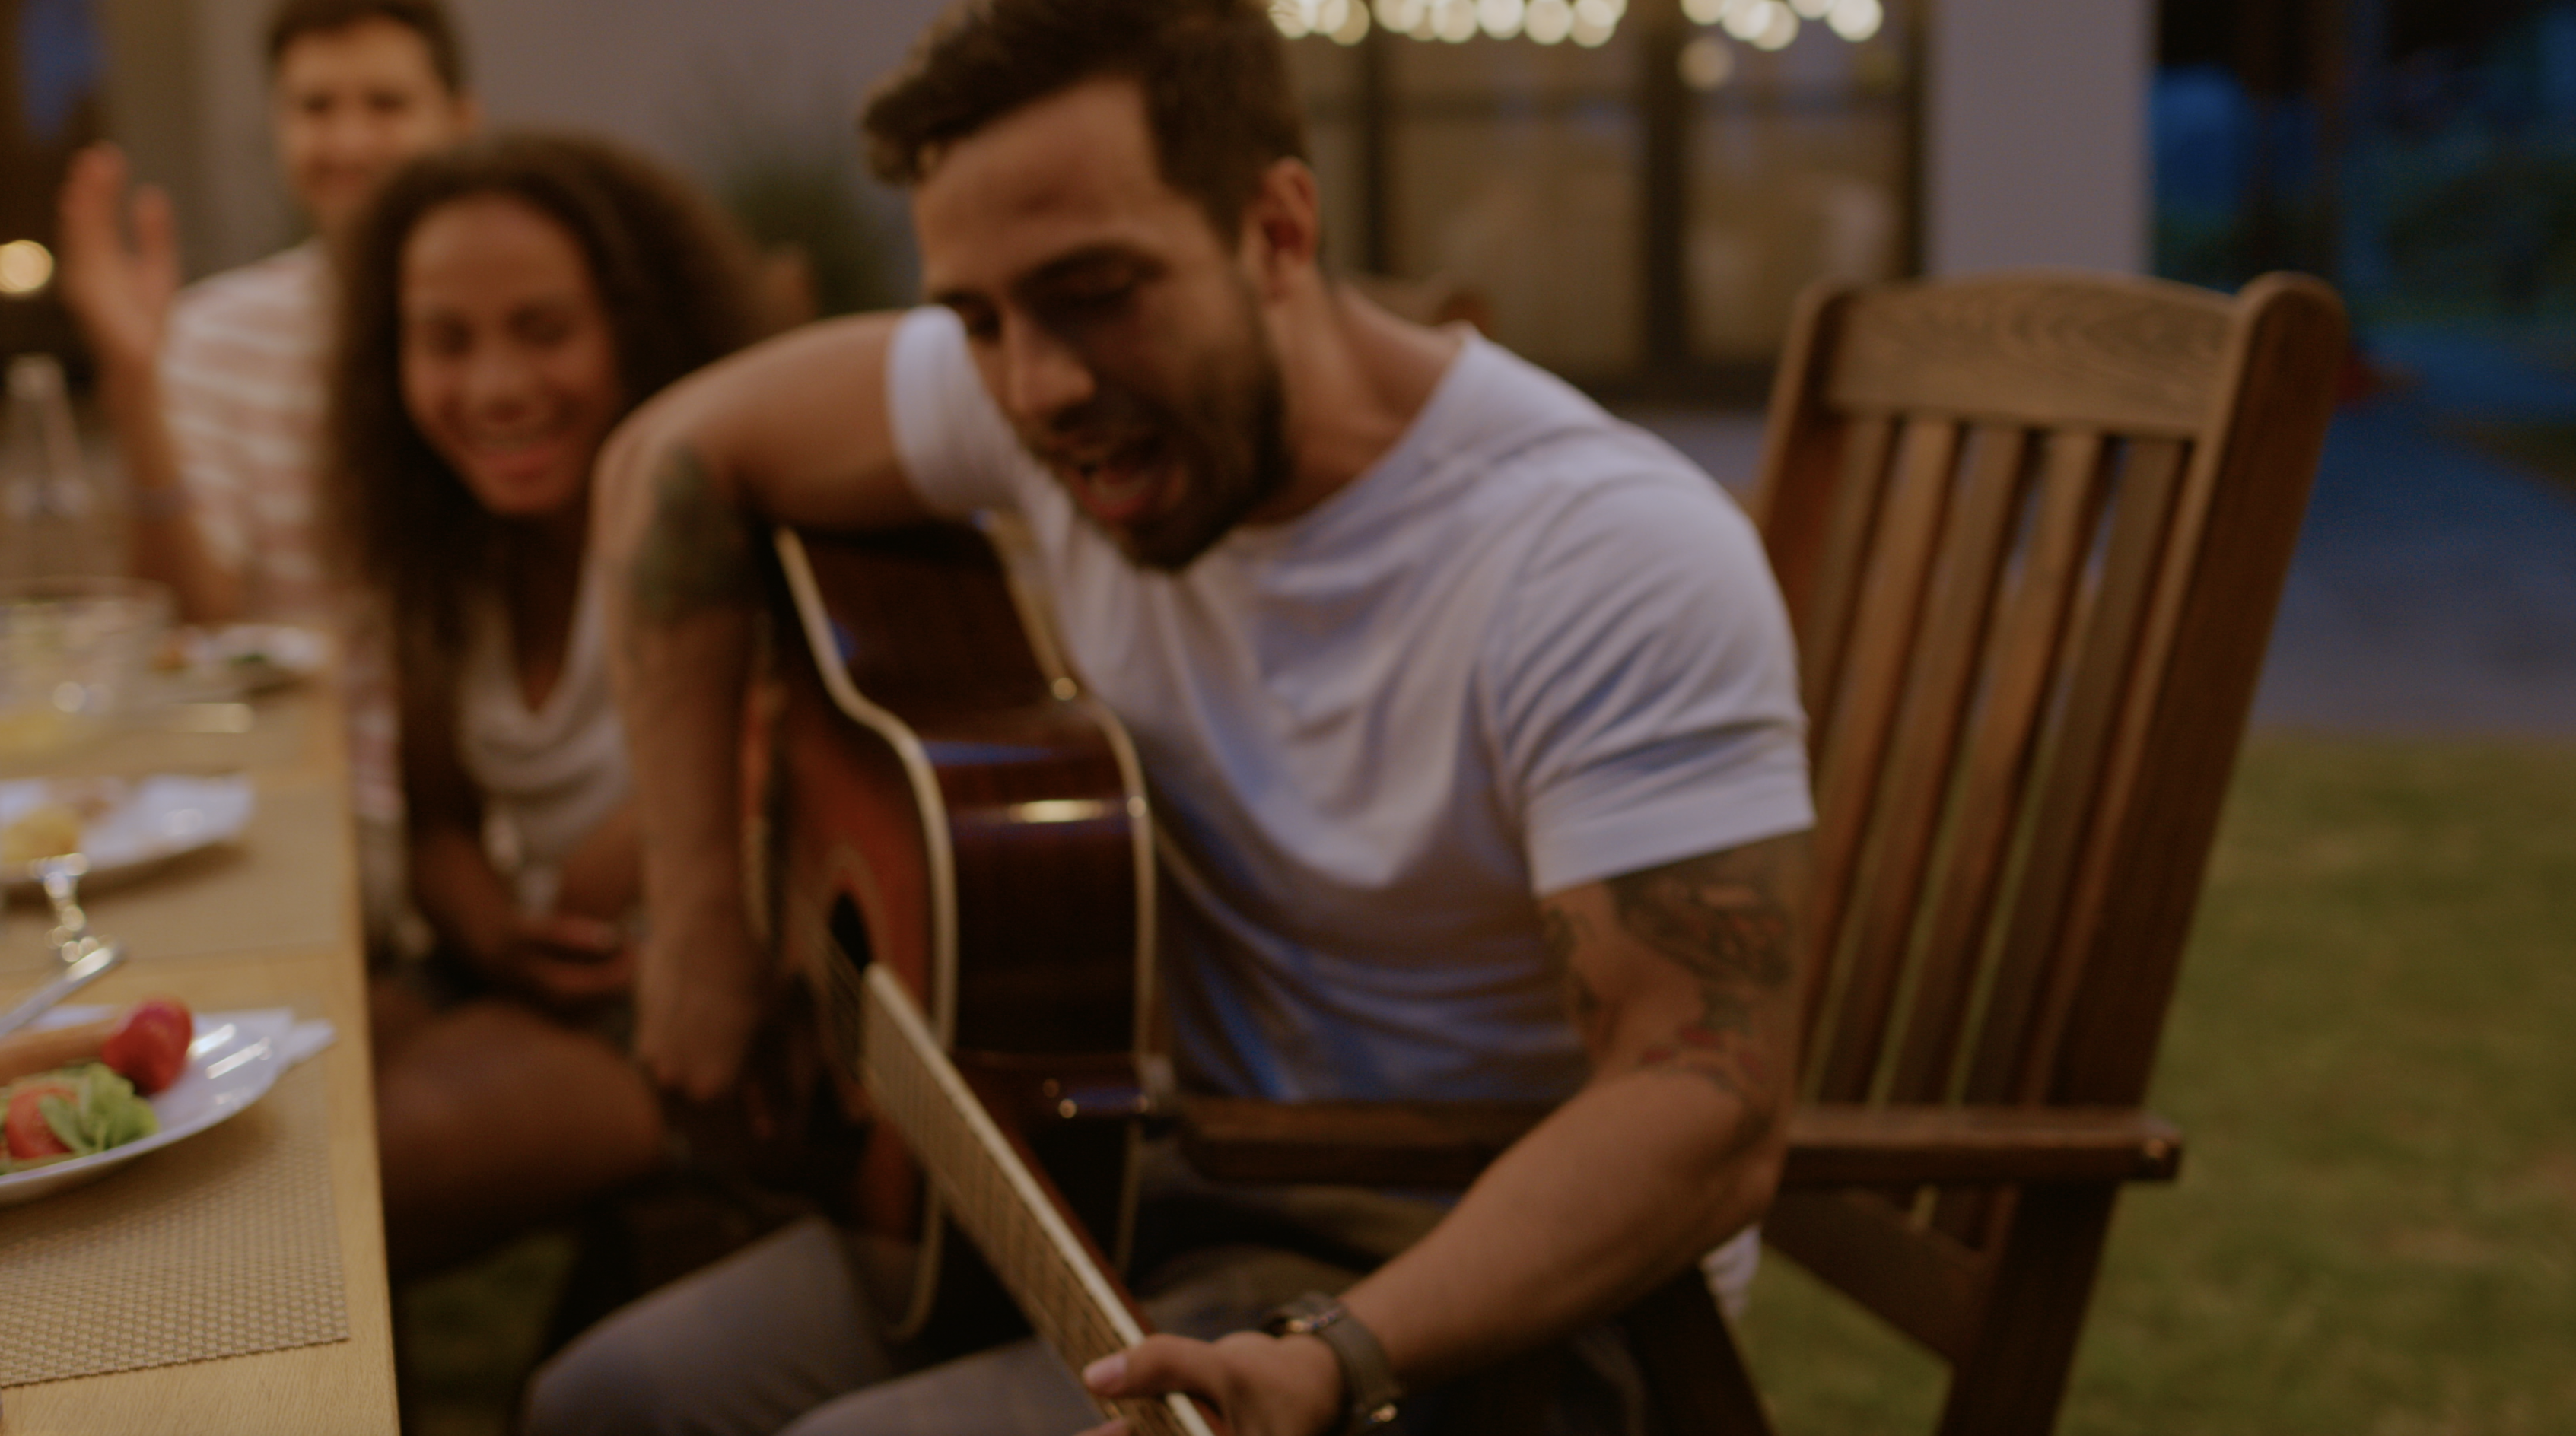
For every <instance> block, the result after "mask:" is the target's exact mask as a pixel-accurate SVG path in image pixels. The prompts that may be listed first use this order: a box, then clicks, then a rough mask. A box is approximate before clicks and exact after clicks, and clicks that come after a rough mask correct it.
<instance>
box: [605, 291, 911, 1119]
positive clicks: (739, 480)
mask: <svg viewBox="0 0 2576 1436" xmlns="http://www.w3.org/2000/svg"><path fill="white" fill-rule="evenodd" d="M895 322H896V321H895V317H894V316H891V315H868V316H862V317H859V318H855V319H846V320H839V321H835V322H832V323H828V324H820V325H814V326H811V327H809V328H806V329H800V330H797V331H795V332H793V333H791V334H787V335H784V336H782V337H780V338H778V339H775V340H772V341H770V342H769V343H767V344H764V345H761V346H759V347H757V348H754V349H751V350H747V351H745V352H744V353H741V354H738V355H735V356H733V357H732V358H730V359H727V360H725V361H724V362H722V363H720V364H717V365H714V366H713V367H711V368H708V369H706V370H703V371H701V372H700V373H698V374H695V375H693V376H691V377H690V378H688V379H686V380H683V381H682V382H680V383H679V384H676V385H674V386H672V387H671V388H670V389H668V390H665V391H664V392H663V393H662V394H661V395H659V396H658V397H656V398H655V399H654V400H653V401H652V402H651V403H649V404H647V405H645V406H644V407H643V408H641V409H639V410H638V411H637V412H636V413H635V414H634V416H632V417H631V418H629V419H628V420H627V422H626V423H625V424H624V425H623V426H622V427H621V428H620V429H619V430H618V432H617V434H616V436H615V437H614V438H613V439H612V440H611V442H610V444H609V446H608V448H607V450H606V451H605V453H603V454H602V456H601V458H600V466H599V476H598V484H597V488H596V498H595V500H594V502H595V505H596V508H595V515H596V516H595V519H594V522H593V524H592V544H593V553H592V561H593V562H595V563H598V564H601V565H603V566H604V572H605V573H606V575H607V579H608V583H607V589H606V591H607V593H608V595H609V602H608V626H609V642H610V664H611V671H612V673H613V675H614V677H615V682H616V686H617V698H618V707H619V710H620V714H621V717H622V718H623V720H624V723H625V727H626V745H627V750H628V753H629V755H630V757H631V758H632V760H633V765H634V771H635V806H636V817H637V821H638V826H639V828H640V830H641V833H642V839H643V855H644V889H645V900H646V903H647V904H648V907H649V910H650V911H651V913H652V916H653V921H652V927H651V932H650V935H649V936H648V938H647V940H646V943H645V947H644V951H643V954H642V959H641V962H640V964H639V967H638V971H637V975H636V1050H637V1052H638V1054H639V1055H640V1056H641V1057H642V1058H643V1060H644V1062H645V1063H646V1065H647V1066H648V1067H649V1068H650V1069H651V1070H652V1071H653V1073H654V1075H655V1076H656V1077H657V1078H658V1079H659V1080H660V1081H662V1082H663V1083H664V1085H666V1086H669V1087H672V1088H674V1089H676V1090H678V1091H680V1092H682V1093H683V1094H685V1095H688V1096H690V1097H693V1098H697V1099H701V1100H703V1099H706V1098H709V1097H712V1096H714V1095H715V1094H717V1093H719V1092H721V1091H723V1090H724V1089H725V1088H726V1087H728V1086H730V1085H731V1084H732V1081H733V1078H734V1075H735V1073H736V1071H737V1070H738V1069H739V1067H740V1065H741V1061H742V1054H743V1047H744V1045H745V1043H746V1042H747V1041H748V1040H749V1038H750V1034H751V1031H752V1028H753V1027H754V1025H755V1024H756V1023H757V1022H758V1020H759V1017H760V1013H761V1008H762V1005H763V1004H764V1003H765V1002H766V1000H767V998H768V996H769V985H770V980H771V975H772V974H771V971H770V965H769V964H768V962H767V961H766V959H765V958H764V957H763V956H762V954H761V953H760V952H759V951H758V950H757V949H756V948H755V947H754V946H753V944H752V941H751V936H750V933H749V932H748V931H747V930H746V929H745V927H744V925H743V893H742V881H741V866H742V865H741V863H740V861H739V860H738V859H737V857H736V853H735V848H736V843H737V841H738V833H737V826H738V815H739V813H740V812H741V808H740V806H739V801H738V796H737V792H736V789H737V787H738V785H739V782H740V749H741V736H742V735H741V704H742V692H743V683H744V681H745V679H746V678H747V676H748V672H747V670H748V665H749V662H750V652H751V641H750V640H751V633H752V625H753V621H754V617H755V613H756V610H757V606H758V604H759V601H760V591H759V579H758V575H759V572H760V555H761V553H762V552H763V550H764V548H765V546H766V545H767V543H768V524H769V523H770V522H773V521H775V522H786V523H792V524H798V525H811V526H819V527H837V528H864V527H873V526H881V525H888V524H897V523H903V522H907V521H910V520H912V519H916V518H918V517H920V516H921V509H920V505H919V503H918V501H917V500H915V499H914V498H913V496H912V491H911V489H910V488H909V487H907V485H906V484H905V482H904V479H903V476H902V473H901V471H900V469H899V468H898V467H897V465H896V461H895V455H894V444H893V436H892V432H891V429H890V428H889V425H888V422H887V417H886V411H885V352H886V345H887V342H888V340H889V339H890V338H891V336H892V334H893V332H894V326H895Z"/></svg>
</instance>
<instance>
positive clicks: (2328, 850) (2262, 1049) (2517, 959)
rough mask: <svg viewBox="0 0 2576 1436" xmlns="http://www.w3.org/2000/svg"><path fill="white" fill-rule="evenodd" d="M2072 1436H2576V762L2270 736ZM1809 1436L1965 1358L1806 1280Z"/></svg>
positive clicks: (416, 1393)
mask: <svg viewBox="0 0 2576 1436" xmlns="http://www.w3.org/2000/svg"><path fill="white" fill-rule="evenodd" d="M2154 1102H2155V1106H2156V1108H2157V1110H2159V1111H2160V1112H2162V1113H2163V1114H2164V1115H2166V1116H2168V1117H2171V1118H2173V1119H2174V1120H2175V1121H2177V1122H2179V1123H2180V1124H2181V1126H2182V1127H2183V1130H2184V1132H2185V1133H2186V1135H2187V1137H2188V1139H2189V1144H2190V1145H2189V1155H2188V1156H2187V1157H2186V1158H2185V1161H2184V1169H2183V1176H2182V1179H2181V1180H2180V1181H2179V1182H2178V1183H2176V1184H2175V1185H2173V1186H2172V1187H2141V1188H2136V1189H2133V1190H2132V1191H2131V1192H2130V1193H2129V1195H2128V1196H2127V1197H2126V1198H2125V1199H2124V1201H2123V1203H2122V1205H2121V1209H2120V1216H2119V1220H2118V1223H2117V1226H2116V1228H2115V1230H2114V1232H2113V1234H2112V1242H2111V1249H2110V1252H2109V1255H2108V1257H2107V1259H2106V1263H2105V1268H2104V1271H2103V1273H2102V1280H2101V1283H2100V1286H2099V1287H2098V1288H2097V1290H2096V1294H2095V1297H2094V1301H2093V1309H2092V1313H2091V1317H2090V1320H2089V1322H2088V1325H2087V1328H2086V1333H2085V1342H2084V1346H2083V1350H2082V1353H2081V1355H2080V1357H2079V1359H2078V1362H2077V1370H2076V1375H2075V1382H2074V1389H2073V1391H2072V1392H2071V1393H2070V1395H2069V1397H2068V1400H2067V1406H2066V1412H2065V1416H2064V1419H2063V1421H2062V1423H2061V1426H2060V1429H2061V1431H2063V1432H2065V1433H2067V1436H2129V1433H2149V1432H2153V1433H2171V1432H2190V1433H2194V1436H2231V1433H2245V1436H2255V1433H2262V1436H2276V1433H2283V1432H2319V1433H2333V1436H2435V1433H2461V1436H2470V1433H2475V1436H2523V1433H2532V1436H2537V1433H2543V1432H2568V1431H2576V745H2560V746H2547V745H2526V746H2511V745H2494V744H2484V745H2481V744H2465V743H2451V742H2443V743H2432V742H2426V743H2392V742H2383V741H2358V740H2346V739H2326V738H2313V737H2295V736H2283V735H2273V736H2263V737H2258V738H2256V739H2255V740H2254V742H2253V743H2252V744H2251V745H2250V746H2249V747H2248V749H2247V751H2246V754H2245V758H2244V761H2243V763H2242V765H2241V767H2240V770H2239V774H2238V778H2237V782H2236V786H2235V790H2234V792H2233V794H2232V796H2231V798H2230V802H2229V806H2228V811H2227V818H2226V823H2225V826H2224V828H2223V829H2222V830H2221V833H2220V837H2219V847H2218V852H2217V855H2216V858H2215V860H2214V863H2213V866H2212V870H2211V874H2210V881H2209V887H2208V891H2207V893H2206V895H2205V897H2204V898H2203V900H2202V903H2201V909H2200V914H2199V921H2198V924H2197V927H2196V928H2195V930H2194V935H2193V938H2192V947H2191V952H2190V955H2189V956H2188V958H2187V959H2186V961H2185V964H2184V969H2183V980H2182V986H2181V989H2180V991H2179V992H2178V994H2177V996H2176V998H2175V1008H2174V1012H2173V1016H2172V1021H2171V1024H2170V1025H2169V1027H2168V1028H2167V1032H2166V1039H2165V1045H2164V1053H2163V1057H2162V1060H2161V1063H2160V1068H2159V1077H2158V1081H2157V1085H2156V1093H2155V1098H2154ZM564 1255H565V1253H564V1249H563V1247H562V1245H561V1243H560V1241H559V1240H557V1241H555V1242H553V1243H552V1244H549V1242H548V1241H547V1240H545V1239H540V1240H538V1241H536V1242H533V1243H530V1244H524V1245H522V1246H521V1247H519V1248H515V1249H513V1250H512V1251H510V1252H506V1253H504V1254H503V1255H502V1256H501V1257H500V1258H498V1259H496V1260H495V1261H494V1262H493V1263H490V1264H487V1266H485V1267H482V1268H477V1269H475V1270H473V1271H469V1272H466V1273H462V1274H460V1275H458V1276H455V1277H451V1278H448V1279H446V1280H444V1281H442V1282H439V1283H435V1284H431V1285H427V1286H423V1287H419V1288H415V1289H414V1290H413V1291H412V1292H411V1293H410V1294H409V1295H408V1296H407V1297H406V1299H405V1302H404V1316H405V1324H406V1337H407V1339H406V1343H405V1350H404V1371H405V1379H406V1396H407V1398H408V1399H407V1403H406V1404H407V1405H408V1406H409V1407H410V1408H411V1409H412V1411H413V1413H414V1415H415V1423H414V1426H415V1430H414V1436H468V1433H477V1436H479V1433H484V1432H490V1433H494V1436H498V1433H500V1432H503V1431H504V1430H506V1425H505V1422H506V1413H507V1411H508V1409H509V1405H510V1402H511V1397H512V1392H513V1388H514V1386H515V1383H516V1382H517V1381H518V1380H519V1379H520V1376H521V1375H522V1374H523V1373H524V1371H525V1369H526V1365H527V1362H528V1361H529V1360H530V1359H531V1355H532V1343H533V1342H534V1340H535V1337H536V1333H537V1330H538V1326H539V1324H540V1322H541V1320H542V1310H543V1306H544V1303H545V1302H547V1301H549V1300H551V1291H552V1284H553V1283H554V1282H556V1281H557V1280H559V1279H560V1273H561V1270H562V1266H563V1261H564ZM1745 1340H1746V1346H1747V1350H1748V1354H1749V1356H1750V1359H1751V1360H1752V1362H1753V1365H1754V1367H1755V1369H1756V1371H1757V1372H1758V1373H1759V1375H1760V1378H1761V1381H1762V1384H1763V1387H1764V1389H1765V1391H1766V1392H1767V1393H1769V1395H1770V1396H1771V1397H1772V1399H1773V1401H1774V1402H1775V1403H1776V1406H1777V1408H1778V1413H1779V1425H1780V1428H1781V1431H1782V1433H1783V1436H1825V1433H1871V1432H1925V1431H1929V1430H1930V1429H1931V1427H1932V1424H1933V1420H1934V1415H1935V1413H1936V1412H1937V1409H1938V1406H1939V1401H1940V1393H1941V1380H1942V1376H1941V1371H1940V1368H1939V1367H1938V1365H1937V1364H1936V1363H1935V1362H1933V1360H1932V1359H1931V1358H1930V1357H1928V1356H1925V1355H1924V1354H1922V1353H1921V1352H1920V1351H1918V1350H1916V1349H1914V1348H1912V1347H1911V1346H1909V1345H1907V1344H1906V1343H1905V1342H1904V1341H1903V1340H1902V1339H1901V1338H1898V1337H1895V1336H1892V1335H1890V1334H1888V1333H1887V1332H1886V1331H1885V1330H1884V1329H1882V1328H1878V1327H1876V1326H1875V1325H1873V1324H1872V1323H1871V1322H1870V1321H1869V1320H1868V1318H1866V1317H1864V1316H1861V1315H1859V1314H1858V1313H1857V1312H1856V1311H1855V1310H1854V1309H1853V1308H1851V1307H1850V1306H1849V1305H1848V1304H1846V1303H1844V1302H1843V1301H1842V1300H1841V1299H1840V1298H1839V1297H1837V1296H1835V1295H1834V1294H1832V1293H1831V1292H1829V1291H1826V1290H1825V1289H1823V1288H1821V1287H1819V1286H1818V1285H1817V1284H1816V1283H1814V1282H1813V1281H1811V1280H1809V1279H1808V1278H1806V1276H1805V1275H1804V1273H1802V1272H1799V1271H1798V1270H1797V1269H1796V1268H1795V1267H1793V1266H1792V1265H1790V1263H1788V1262H1787V1261H1786V1260H1783V1259H1779V1258H1776V1257H1775V1258H1774V1259H1773V1260H1772V1261H1771V1262H1770V1263H1769V1264H1768V1265H1767V1266H1766V1268H1765V1269H1764V1272H1763V1275H1762V1278H1761V1281H1760V1282H1759V1283H1758V1284H1757V1286H1756V1288H1755V1291H1754V1305H1753V1310H1752V1313H1751V1315H1750V1317H1749V1318H1748V1320H1747V1322H1746V1323H1745Z"/></svg>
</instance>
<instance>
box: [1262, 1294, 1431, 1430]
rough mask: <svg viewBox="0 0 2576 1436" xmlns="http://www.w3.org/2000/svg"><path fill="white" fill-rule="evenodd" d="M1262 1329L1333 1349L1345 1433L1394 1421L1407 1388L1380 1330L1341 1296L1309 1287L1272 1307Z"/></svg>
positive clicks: (1371, 1428) (1383, 1425)
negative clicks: (1364, 1321)
mask: <svg viewBox="0 0 2576 1436" xmlns="http://www.w3.org/2000/svg"><path fill="white" fill-rule="evenodd" d="M1261 1329H1262V1330H1264V1331H1266V1332H1269V1333H1270V1334H1271V1335H1272V1336H1311V1337H1313V1338H1315V1339H1316V1340H1317V1341H1320V1342H1322V1343H1324V1345H1325V1347H1326V1348H1327V1349H1329V1350H1330V1351H1331V1352H1332V1353H1333V1363H1334V1364H1335V1365H1336V1366H1339V1367H1340V1368H1341V1370H1342V1396H1343V1398H1344V1404H1343V1413H1344V1416H1345V1420H1344V1422H1343V1425H1342V1430H1343V1432H1344V1433H1360V1432H1368V1431H1376V1430H1378V1429H1380V1428H1382V1427H1385V1426H1387V1425H1390V1424H1392V1423H1393V1422H1394V1420H1395V1415H1396V1404H1397V1403H1398V1402H1400V1401H1402V1400H1403V1399H1404V1386H1403V1384H1402V1383H1401V1382H1399V1381H1397V1380H1396V1379H1395V1368H1394V1367H1393V1366H1391V1365H1389V1364H1388V1362H1387V1359H1386V1348H1385V1347H1383V1346H1380V1345H1378V1340H1377V1334H1376V1333H1375V1332H1373V1331H1370V1330H1369V1329H1368V1328H1367V1327H1366V1326H1363V1325H1361V1324H1360V1321H1359V1319H1358V1318H1357V1317H1354V1316H1352V1315H1351V1312H1350V1308H1349V1307H1346V1306H1344V1305H1342V1303H1341V1302H1340V1300H1338V1299H1337V1298H1334V1297H1330V1296H1326V1295H1325V1294H1323V1293H1322V1292H1319V1291H1310V1292H1308V1293H1306V1294H1305V1295H1304V1296H1301V1297H1299V1298H1297V1299H1296V1300H1295V1301H1292V1302H1289V1303H1288V1304H1287V1305H1285V1306H1282V1307H1279V1308H1278V1309H1276V1310H1274V1311H1272V1312H1271V1313H1270V1317H1269V1319H1268V1320H1267V1321H1264V1322H1263V1323H1262V1324H1261Z"/></svg>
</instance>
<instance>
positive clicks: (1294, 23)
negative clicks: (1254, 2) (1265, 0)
mask: <svg viewBox="0 0 2576 1436" xmlns="http://www.w3.org/2000/svg"><path fill="white" fill-rule="evenodd" d="M1270 23H1271V24H1272V25H1274V26H1277V27H1278V30H1279V33H1280V34H1282V35H1285V36H1287V37H1288V38H1289V39H1291V40H1295V39H1299V38H1301V37H1303V36H1305V35H1308V34H1311V33H1312V32H1313V31H1314V28H1315V17H1314V16H1313V15H1312V14H1310V13H1308V10H1307V0H1270Z"/></svg>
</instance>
